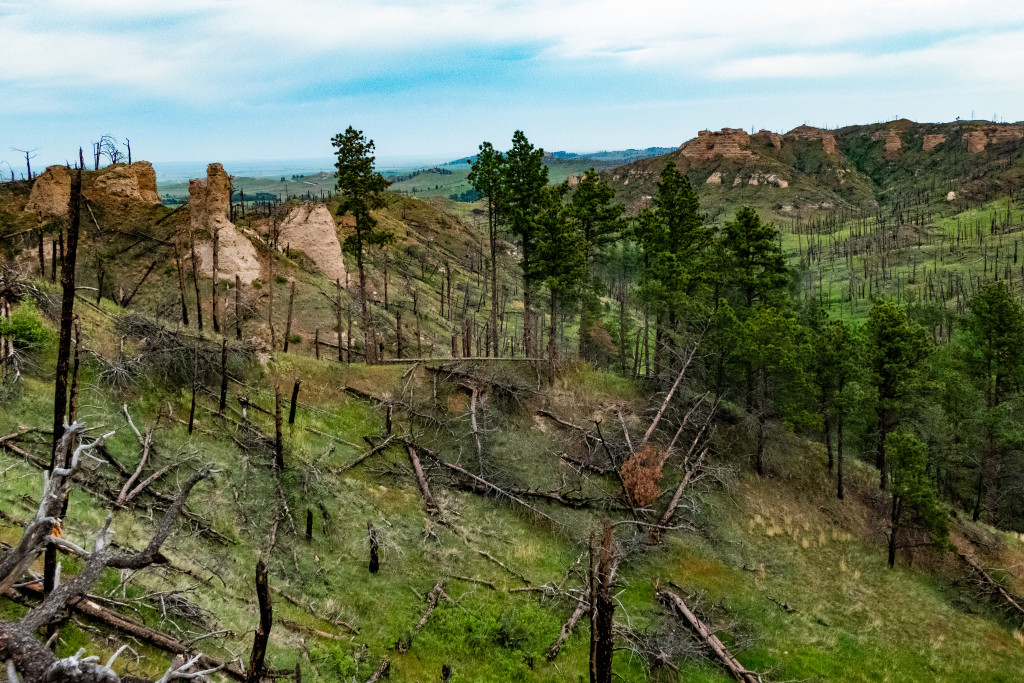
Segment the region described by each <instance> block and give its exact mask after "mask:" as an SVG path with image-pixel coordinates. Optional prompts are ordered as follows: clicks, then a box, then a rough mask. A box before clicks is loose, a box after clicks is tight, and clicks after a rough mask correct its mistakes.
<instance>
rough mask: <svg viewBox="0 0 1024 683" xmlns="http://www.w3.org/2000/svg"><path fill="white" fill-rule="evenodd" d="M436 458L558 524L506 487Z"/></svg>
mask: <svg viewBox="0 0 1024 683" xmlns="http://www.w3.org/2000/svg"><path fill="white" fill-rule="evenodd" d="M434 459H435V461H436V462H437V463H438V464H439V465H442V466H444V467H447V468H448V469H450V470H452V471H453V472H458V473H459V474H461V475H463V476H465V477H469V478H470V479H472V480H473V481H475V482H477V483H478V484H481V485H482V486H483V487H484V488H486V489H490V490H491V491H494V492H495V493H499V494H501V495H503V496H505V497H507V498H508V499H509V500H511V501H513V502H515V503H518V504H519V505H522V506H523V507H525V508H527V509H528V510H531V511H532V512H533V513H534V514H537V515H540V516H541V517H543V518H544V519H546V520H548V521H549V522H551V523H552V524H556V525H557V524H559V523H558V521H556V520H555V519H554V518H553V517H551V516H550V515H547V514H545V513H543V512H541V511H540V510H538V509H537V508H535V507H534V506H532V505H530V504H529V503H527V502H526V501H525V500H523V499H522V498H519V497H518V496H516V495H514V494H511V493H509V492H508V491H506V490H505V489H503V488H501V487H499V486H497V485H495V484H492V483H491V482H489V481H487V480H486V479H484V478H483V477H478V476H477V475H475V474H473V473H472V472H469V471H467V470H465V469H463V468H461V467H459V466H458V465H455V464H453V463H450V462H446V461H444V460H441V459H440V458H437V457H435V458H434Z"/></svg>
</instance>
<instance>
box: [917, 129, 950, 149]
mask: <svg viewBox="0 0 1024 683" xmlns="http://www.w3.org/2000/svg"><path fill="white" fill-rule="evenodd" d="M945 141H946V136H945V135H943V134H941V133H939V134H934V135H925V136H924V144H923V145H921V149H923V150H924V151H926V152H930V151H932V150H933V149H935V148H936V147H938V146H939V145H941V144H942V143H943V142H945Z"/></svg>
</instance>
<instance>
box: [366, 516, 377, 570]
mask: <svg viewBox="0 0 1024 683" xmlns="http://www.w3.org/2000/svg"><path fill="white" fill-rule="evenodd" d="M366 531H367V533H368V534H369V537H370V573H371V574H376V573H377V571H378V570H379V569H380V558H379V557H378V556H377V549H378V547H379V545H378V543H377V530H376V529H374V528H373V524H371V523H370V522H367V523H366Z"/></svg>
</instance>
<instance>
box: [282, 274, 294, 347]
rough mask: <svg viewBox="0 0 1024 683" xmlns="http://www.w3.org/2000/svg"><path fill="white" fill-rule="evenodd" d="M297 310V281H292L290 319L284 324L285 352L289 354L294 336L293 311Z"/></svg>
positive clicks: (289, 297)
mask: <svg viewBox="0 0 1024 683" xmlns="http://www.w3.org/2000/svg"><path fill="white" fill-rule="evenodd" d="M294 308H295V280H292V289H291V293H290V294H289V295H288V318H287V320H286V322H285V324H284V352H285V353H288V344H289V342H291V336H292V311H293V309H294Z"/></svg>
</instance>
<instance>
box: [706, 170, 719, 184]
mask: <svg viewBox="0 0 1024 683" xmlns="http://www.w3.org/2000/svg"><path fill="white" fill-rule="evenodd" d="M704 184H705V185H721V184H722V172H721V171H715V172H714V173H712V174H711V175H709V176H708V179H707V180H705V181H704Z"/></svg>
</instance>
